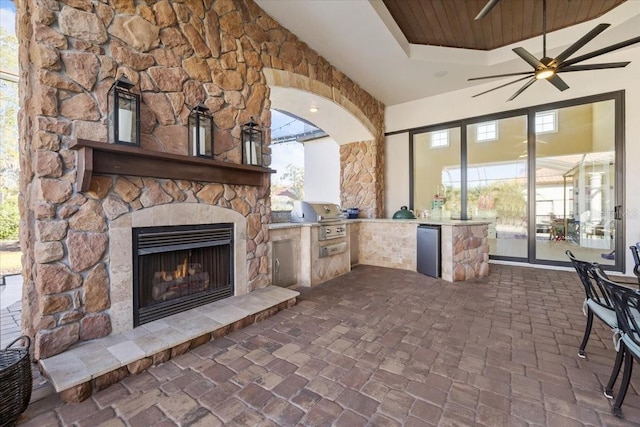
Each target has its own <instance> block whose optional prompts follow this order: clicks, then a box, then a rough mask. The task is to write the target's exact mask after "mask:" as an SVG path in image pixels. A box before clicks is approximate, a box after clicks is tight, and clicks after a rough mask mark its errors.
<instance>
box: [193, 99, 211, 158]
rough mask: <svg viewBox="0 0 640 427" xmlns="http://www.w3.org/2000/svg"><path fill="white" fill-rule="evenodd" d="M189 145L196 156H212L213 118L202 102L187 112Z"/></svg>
mask: <svg viewBox="0 0 640 427" xmlns="http://www.w3.org/2000/svg"><path fill="white" fill-rule="evenodd" d="M189 147H190V148H191V154H192V155H193V156H196V157H208V158H212V157H213V118H212V117H211V114H209V109H208V108H207V107H206V106H205V105H204V104H202V103H200V104H198V105H196V106H195V107H193V109H192V110H191V112H190V113H189Z"/></svg>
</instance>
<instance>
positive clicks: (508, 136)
mask: <svg viewBox="0 0 640 427" xmlns="http://www.w3.org/2000/svg"><path fill="white" fill-rule="evenodd" d="M466 130H467V132H466V135H467V145H466V154H467V156H466V157H467V173H466V176H467V179H466V183H467V186H466V189H467V218H469V219H476V220H486V221H489V222H490V224H489V246H490V250H489V253H490V254H492V255H496V256H505V257H517V258H526V257H527V238H528V232H527V176H528V175H527V157H528V156H527V116H526V115H520V116H515V117H508V118H503V119H496V120H489V121H483V122H479V123H474V124H470V125H467V128H466Z"/></svg>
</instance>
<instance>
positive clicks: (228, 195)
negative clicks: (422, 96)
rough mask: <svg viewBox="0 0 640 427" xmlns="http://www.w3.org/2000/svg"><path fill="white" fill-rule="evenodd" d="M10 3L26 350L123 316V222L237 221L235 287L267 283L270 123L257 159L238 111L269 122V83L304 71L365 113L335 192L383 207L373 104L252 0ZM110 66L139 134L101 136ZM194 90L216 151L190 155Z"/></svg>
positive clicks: (299, 77) (126, 302)
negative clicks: (131, 143) (133, 98)
mask: <svg viewBox="0 0 640 427" xmlns="http://www.w3.org/2000/svg"><path fill="white" fill-rule="evenodd" d="M16 5H17V19H16V21H17V36H18V40H20V44H21V46H20V58H19V61H20V73H21V74H20V96H21V111H20V116H19V126H20V129H19V130H20V156H21V158H20V163H21V176H20V193H21V199H20V204H21V206H20V208H21V224H20V230H21V231H20V233H21V235H20V241H21V249H22V252H23V277H24V288H23V295H24V303H23V311H22V314H23V315H22V321H23V325H22V329H23V332H24V333H25V334H28V335H29V336H31V337H32V338H33V339H34V346H33V348H34V358H35V359H37V360H40V359H46V358H50V357H52V356H54V355H58V354H60V353H63V352H65V351H66V350H67V349H69V348H70V347H72V346H74V344H76V343H79V342H84V341H91V340H95V339H99V338H104V337H108V336H109V335H112V334H115V333H118V332H126V331H129V330H131V329H132V328H133V327H134V315H133V312H134V308H133V307H134V306H133V300H134V290H133V275H134V262H133V259H134V256H133V244H132V242H133V233H134V230H135V229H139V228H148V227H174V226H186V225H189V226H201V225H205V224H218V223H225V224H233V243H234V245H233V251H232V255H233V256H232V262H233V266H232V269H231V270H230V271H232V275H233V280H232V283H233V294H234V295H242V294H246V293H248V292H250V291H255V290H259V288H263V287H266V286H267V285H269V283H270V276H269V265H270V263H269V253H268V241H269V231H268V223H269V222H270V214H271V211H270V195H269V184H270V182H269V181H270V180H269V174H270V172H271V171H270V170H269V169H268V166H269V164H270V162H271V158H270V151H269V140H268V132H266V135H267V141H265V146H264V147H263V159H264V165H265V166H266V167H265V168H258V167H247V166H246V165H241V164H240V163H241V141H240V131H241V127H242V125H243V124H244V123H246V122H247V121H249V119H250V118H251V117H254V118H256V120H258V121H259V122H260V123H261V124H262V125H263V126H264V127H265V128H268V127H269V126H270V107H271V101H270V99H269V96H270V87H269V84H271V85H282V86H295V85H297V84H301V83H300V82H302V81H304V82H306V83H305V85H304V87H299V88H300V89H304V90H308V91H312V92H315V93H316V94H318V95H321V96H324V97H326V98H327V99H330V100H332V101H333V102H335V103H337V104H339V105H341V106H343V107H344V108H346V109H347V110H348V111H352V112H357V116H358V117H361V118H362V119H363V120H364V119H366V121H367V122H368V123H370V124H371V126H370V127H371V134H372V135H375V140H373V141H367V142H364V143H363V142H359V143H358V144H357V145H354V147H353V149H351V150H348V152H347V151H345V154H349V156H348V157H345V159H344V162H345V163H349V162H355V160H352V159H351V158H352V157H354V158H355V157H357V158H360V157H362V156H360V154H359V153H361V152H366V153H367V156H366V159H368V160H367V165H365V166H366V167H360V166H359V167H357V168H353V167H350V168H348V170H347V168H345V167H344V166H343V170H346V172H344V173H343V182H342V186H343V189H347V190H346V191H343V193H345V194H344V197H345V199H344V200H345V202H344V203H345V204H346V205H348V206H359V207H360V209H361V211H364V210H365V208H366V209H367V211H368V212H370V213H371V216H375V215H376V213H378V214H381V212H382V194H381V191H382V190H381V189H382V184H381V183H382V173H383V162H382V147H383V144H382V141H383V138H384V105H382V103H380V102H379V101H377V100H376V99H375V98H373V97H372V96H371V95H370V94H368V93H367V92H366V91H364V90H363V89H362V88H360V87H359V86H358V85H357V84H355V83H354V82H353V81H351V80H350V79H349V78H348V77H347V76H345V75H344V74H343V73H341V72H340V71H339V70H337V69H336V68H335V67H333V66H332V65H331V64H329V63H328V62H327V61H326V60H325V59H324V58H322V57H321V56H319V55H318V54H317V52H314V51H313V50H311V49H309V48H308V46H306V45H305V44H304V43H302V42H301V41H300V40H298V39H297V37H296V36H295V35H294V34H292V33H291V32H289V31H288V30H287V29H285V28H283V27H281V26H280V25H279V24H278V23H277V22H276V21H274V20H273V19H272V18H271V17H269V16H268V15H267V14H266V13H264V11H262V10H261V9H260V8H259V7H258V6H257V5H256V4H255V3H254V2H253V1H251V0H216V1H215V2H211V1H204V2H202V1H195V2H170V1H167V0H162V1H157V2H151V3H145V2H134V1H129V0H125V1H117V2H112V1H109V2H86V1H82V2H58V1H44V2H43V1H36V0H25V1H20V2H17V4H16ZM273 70H277V71H278V73H277V74H278V79H276V80H277V81H274V82H272V83H267V78H266V75H267V74H269V73H270V72H271V74H274V73H273ZM122 75H124V76H126V77H127V78H128V79H129V80H131V81H132V82H133V83H134V85H135V90H136V91H137V92H138V93H139V94H140V96H141V100H142V103H141V109H140V119H141V123H140V134H141V141H140V147H139V148H138V147H124V148H123V147H122V146H118V147H115V148H114V144H109V143H108V129H107V123H108V114H109V113H108V107H107V93H108V91H109V88H110V87H111V85H112V84H113V82H114V80H115V79H117V78H118V77H120V76H122ZM201 102H202V103H204V104H205V105H206V106H207V107H208V108H209V109H210V111H211V114H212V115H213V121H214V159H212V160H210V159H206V160H201V159H194V158H192V157H189V147H188V146H187V145H188V131H187V118H188V115H189V111H190V109H191V108H192V107H194V106H195V105H198V104H199V103H201ZM80 141H84V143H83V144H84V145H83V146H82V147H80V148H78V144H79V142H80ZM101 146H102V147H107V148H100V147H101ZM125 148H126V149H125ZM154 153H155V154H154ZM369 163H370V164H369ZM105 165H111V169H105ZM251 168H255V170H253V171H251ZM212 169H214V172H211V171H212ZM371 171H373V172H372V173H373V175H374V176H373V177H371V176H369V175H370V172H371ZM178 172H179V173H178ZM251 173H253V174H254V177H256V176H257V177H258V178H256V179H254V178H251V179H250V181H251V182H246V181H245V177H246V176H247V175H248V174H251ZM365 175H366V178H367V179H361V177H363V176H365ZM230 177H233V179H232V180H231V179H230ZM360 182H367V183H368V186H367V187H362V185H360V184H358V186H356V183H360ZM373 187H375V188H373ZM365 205H368V206H365ZM189 264H196V262H193V263H190V262H189V261H187V264H186V270H187V272H188V271H189ZM192 267H194V268H192V270H193V271H194V274H195V271H196V270H197V268H196V267H195V266H192ZM171 268H175V269H177V268H178V266H177V265H176V266H175V267H171ZM174 271H175V270H174ZM154 274H155V272H154ZM165 277H166V275H165Z"/></svg>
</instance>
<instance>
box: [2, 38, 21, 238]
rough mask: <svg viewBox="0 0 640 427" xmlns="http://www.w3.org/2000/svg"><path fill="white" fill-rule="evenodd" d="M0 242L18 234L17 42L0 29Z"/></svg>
mask: <svg viewBox="0 0 640 427" xmlns="http://www.w3.org/2000/svg"><path fill="white" fill-rule="evenodd" d="M0 64H2V65H1V67H2V68H0V239H15V238H17V235H18V222H19V214H18V182H19V176H20V160H19V151H18V108H19V104H18V99H19V98H18V83H17V77H18V76H17V75H18V40H17V38H16V37H15V35H13V34H9V33H7V31H6V30H5V29H4V28H2V27H0Z"/></svg>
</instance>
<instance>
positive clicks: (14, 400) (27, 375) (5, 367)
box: [0, 335, 33, 427]
mask: <svg viewBox="0 0 640 427" xmlns="http://www.w3.org/2000/svg"><path fill="white" fill-rule="evenodd" d="M20 340H25V341H26V342H27V345H26V347H15V348H10V347H11V346H12V345H14V344H15V343H17V342H18V341H20ZM30 346H31V339H29V337H28V336H25V335H23V336H21V337H19V338H16V339H15V340H14V341H12V342H11V344H9V345H8V346H7V347H6V348H5V349H4V350H0V384H2V386H1V387H0V427H5V426H12V425H14V424H15V422H16V420H17V419H18V417H19V416H20V414H22V413H23V412H24V410H25V409H27V405H29V399H31V388H32V386H33V383H32V379H31V359H30V358H29V347H30Z"/></svg>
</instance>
